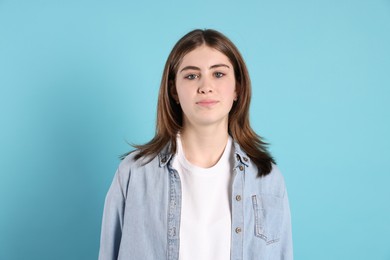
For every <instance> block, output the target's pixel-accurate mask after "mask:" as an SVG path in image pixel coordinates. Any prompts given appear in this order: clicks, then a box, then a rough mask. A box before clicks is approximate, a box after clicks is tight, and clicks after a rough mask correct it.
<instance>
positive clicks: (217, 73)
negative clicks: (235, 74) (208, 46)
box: [184, 71, 226, 80]
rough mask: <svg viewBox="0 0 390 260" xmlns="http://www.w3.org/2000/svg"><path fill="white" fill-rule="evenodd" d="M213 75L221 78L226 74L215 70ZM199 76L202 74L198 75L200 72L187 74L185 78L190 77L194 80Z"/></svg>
mask: <svg viewBox="0 0 390 260" xmlns="http://www.w3.org/2000/svg"><path fill="white" fill-rule="evenodd" d="M213 75H214V76H215V77H216V78H218V79H219V78H222V77H223V76H225V75H226V74H225V73H222V72H219V71H217V72H214V73H213ZM199 77H200V75H198V74H189V75H186V76H185V77H184V78H185V79H189V80H194V79H196V78H199Z"/></svg>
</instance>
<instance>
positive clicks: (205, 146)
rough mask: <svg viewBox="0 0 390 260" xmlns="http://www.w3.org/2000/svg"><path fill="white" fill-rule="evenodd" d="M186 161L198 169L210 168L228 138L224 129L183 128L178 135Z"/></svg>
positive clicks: (215, 161)
mask: <svg viewBox="0 0 390 260" xmlns="http://www.w3.org/2000/svg"><path fill="white" fill-rule="evenodd" d="M180 137H181V142H182V146H183V151H184V154H185V157H186V159H187V160H188V161H189V162H190V163H192V164H194V165H196V166H199V167H203V168H210V167H212V166H214V165H215V164H216V163H217V162H218V161H219V159H220V158H221V156H222V154H223V151H224V150H225V147H226V143H227V140H228V138H229V135H228V131H227V126H226V127H215V126H213V127H203V128H196V129H194V128H184V129H183V130H182V132H181V134H180Z"/></svg>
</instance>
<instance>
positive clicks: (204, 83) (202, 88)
mask: <svg viewBox="0 0 390 260" xmlns="http://www.w3.org/2000/svg"><path fill="white" fill-rule="evenodd" d="M212 92H213V83H212V81H211V80H210V79H208V78H207V77H202V79H201V80H200V81H199V88H198V93H199V94H207V93H212Z"/></svg>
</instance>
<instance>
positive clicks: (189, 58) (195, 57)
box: [179, 45, 231, 68]
mask: <svg viewBox="0 0 390 260" xmlns="http://www.w3.org/2000/svg"><path fill="white" fill-rule="evenodd" d="M215 64H226V65H230V67H231V62H230V60H229V58H228V57H227V56H226V55H225V54H223V53H222V52H220V51H218V50H217V49H214V48H211V47H209V46H206V45H202V46H199V47H197V48H195V49H194V50H192V51H190V52H189V53H187V54H186V55H184V57H183V59H182V61H181V64H180V66H179V68H181V67H184V66H189V65H191V66H199V67H202V66H212V65H215Z"/></svg>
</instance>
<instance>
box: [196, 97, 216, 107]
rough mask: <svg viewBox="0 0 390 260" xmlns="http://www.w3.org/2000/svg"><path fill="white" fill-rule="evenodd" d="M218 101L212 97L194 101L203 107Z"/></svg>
mask: <svg viewBox="0 0 390 260" xmlns="http://www.w3.org/2000/svg"><path fill="white" fill-rule="evenodd" d="M217 103H218V100H214V99H204V100H200V101H198V102H196V104H197V105H200V106H204V107H210V106H213V105H215V104H217Z"/></svg>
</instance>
